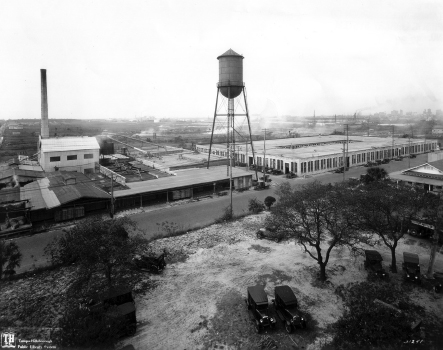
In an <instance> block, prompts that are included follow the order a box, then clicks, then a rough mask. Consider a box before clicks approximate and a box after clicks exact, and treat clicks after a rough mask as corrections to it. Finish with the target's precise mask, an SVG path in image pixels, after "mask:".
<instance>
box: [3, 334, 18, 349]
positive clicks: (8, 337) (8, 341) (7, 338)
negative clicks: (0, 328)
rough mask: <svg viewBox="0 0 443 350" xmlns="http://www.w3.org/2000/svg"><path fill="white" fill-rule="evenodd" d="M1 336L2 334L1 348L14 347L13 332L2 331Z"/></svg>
mask: <svg viewBox="0 0 443 350" xmlns="http://www.w3.org/2000/svg"><path fill="white" fill-rule="evenodd" d="M1 336H2V342H1V344H2V345H1V346H2V349H5V348H15V347H16V341H17V339H16V337H15V333H2V334H1Z"/></svg>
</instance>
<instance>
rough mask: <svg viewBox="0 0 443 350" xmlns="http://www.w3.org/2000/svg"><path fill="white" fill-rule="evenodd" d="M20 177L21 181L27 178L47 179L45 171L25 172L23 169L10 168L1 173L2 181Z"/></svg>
mask: <svg viewBox="0 0 443 350" xmlns="http://www.w3.org/2000/svg"><path fill="white" fill-rule="evenodd" d="M14 175H16V176H18V177H19V181H20V180H22V179H23V178H24V177H26V178H42V177H45V173H44V172H43V171H34V170H23V169H15V168H14V169H13V168H9V169H6V170H3V171H0V181H1V180H3V179H8V178H10V177H12V176H14Z"/></svg>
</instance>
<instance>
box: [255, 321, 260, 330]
mask: <svg viewBox="0 0 443 350" xmlns="http://www.w3.org/2000/svg"><path fill="white" fill-rule="evenodd" d="M255 331H256V332H257V333H260V332H261V327H260V322H258V321H255Z"/></svg>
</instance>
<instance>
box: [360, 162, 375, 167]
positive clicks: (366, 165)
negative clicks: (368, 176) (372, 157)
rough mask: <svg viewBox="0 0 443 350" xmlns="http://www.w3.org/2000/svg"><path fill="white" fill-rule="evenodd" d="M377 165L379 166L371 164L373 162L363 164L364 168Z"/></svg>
mask: <svg viewBox="0 0 443 350" xmlns="http://www.w3.org/2000/svg"><path fill="white" fill-rule="evenodd" d="M375 165H377V163H375V162H371V161H369V162H367V163H366V164H363V166H365V167H371V166H375Z"/></svg>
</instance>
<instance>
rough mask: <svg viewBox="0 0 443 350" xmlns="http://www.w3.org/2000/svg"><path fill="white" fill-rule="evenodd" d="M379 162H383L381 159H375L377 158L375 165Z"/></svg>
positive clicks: (379, 163)
mask: <svg viewBox="0 0 443 350" xmlns="http://www.w3.org/2000/svg"><path fill="white" fill-rule="evenodd" d="M381 164H383V161H382V160H380V159H377V160H376V161H375V165H381Z"/></svg>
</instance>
